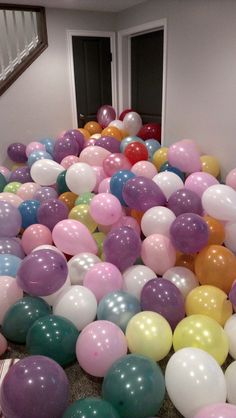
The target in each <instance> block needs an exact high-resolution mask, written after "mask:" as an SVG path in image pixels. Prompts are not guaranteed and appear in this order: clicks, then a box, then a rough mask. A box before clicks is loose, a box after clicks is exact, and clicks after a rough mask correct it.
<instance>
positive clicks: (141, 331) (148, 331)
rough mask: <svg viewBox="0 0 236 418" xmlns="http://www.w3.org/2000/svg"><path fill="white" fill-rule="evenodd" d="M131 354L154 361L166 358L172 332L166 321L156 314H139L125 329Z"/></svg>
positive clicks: (146, 312)
mask: <svg viewBox="0 0 236 418" xmlns="http://www.w3.org/2000/svg"><path fill="white" fill-rule="evenodd" d="M126 338H127V342H128V347H129V350H130V352H131V353H136V354H142V355H144V356H147V357H149V358H151V359H153V360H154V361H159V360H161V359H163V358H164V357H166V356H167V354H168V353H169V351H170V349H171V346H172V331H171V327H170V325H169V323H168V322H167V320H166V319H165V318H164V317H163V316H161V315H159V314H158V313H156V312H149V311H144V312H139V313H138V314H136V315H134V316H133V317H132V318H131V320H130V321H129V323H128V326H127V328H126Z"/></svg>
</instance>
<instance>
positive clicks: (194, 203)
mask: <svg viewBox="0 0 236 418" xmlns="http://www.w3.org/2000/svg"><path fill="white" fill-rule="evenodd" d="M167 207H168V208H169V209H170V210H172V212H174V214H175V215H176V216H178V215H181V214H182V213H196V214H197V215H202V212H203V208H202V202H201V198H200V196H198V194H197V193H195V192H193V191H192V190H188V189H185V188H183V189H179V190H177V191H176V192H174V193H172V195H171V196H170V198H169V200H168V203H167Z"/></svg>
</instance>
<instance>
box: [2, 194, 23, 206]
mask: <svg viewBox="0 0 236 418" xmlns="http://www.w3.org/2000/svg"><path fill="white" fill-rule="evenodd" d="M0 201H5V202H8V203H11V204H12V205H13V206H15V207H16V208H18V206H20V204H21V203H22V202H23V199H21V198H20V196H17V194H15V193H10V192H2V193H0Z"/></svg>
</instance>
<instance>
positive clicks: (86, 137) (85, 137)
mask: <svg viewBox="0 0 236 418" xmlns="http://www.w3.org/2000/svg"><path fill="white" fill-rule="evenodd" d="M78 131H80V132H81V133H82V134H83V135H84V139H89V138H90V136H91V135H90V132H89V131H88V130H87V129H84V128H78Z"/></svg>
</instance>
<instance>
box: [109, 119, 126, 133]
mask: <svg viewBox="0 0 236 418" xmlns="http://www.w3.org/2000/svg"><path fill="white" fill-rule="evenodd" d="M108 126H114V127H115V128H117V129H119V130H120V131H123V130H124V122H123V121H122V120H119V119H114V120H112V121H111V122H110V123H109V125H108Z"/></svg>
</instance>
